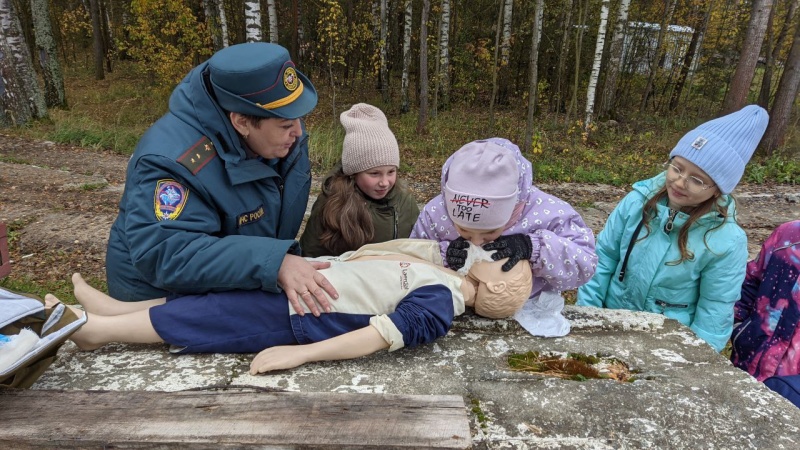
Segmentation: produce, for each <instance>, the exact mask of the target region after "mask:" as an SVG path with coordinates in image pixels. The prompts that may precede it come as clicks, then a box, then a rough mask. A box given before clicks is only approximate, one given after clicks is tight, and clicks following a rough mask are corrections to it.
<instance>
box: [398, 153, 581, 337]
mask: <svg viewBox="0 0 800 450" xmlns="http://www.w3.org/2000/svg"><path fill="white" fill-rule="evenodd" d="M532 179H533V169H532V166H531V163H530V162H529V161H528V160H527V159H525V158H524V157H523V156H522V153H521V152H520V150H519V147H517V146H516V145H514V144H513V143H512V142H510V141H508V140H506V139H501V138H491V139H486V140H480V141H474V142H470V143H469V144H467V145H465V146H463V147H462V148H461V149H459V150H458V151H457V152H455V153H454V154H453V155H451V156H450V158H448V159H447V161H446V162H445V163H444V166H443V167H442V193H441V194H440V195H438V196H437V197H435V198H434V199H433V200H431V201H430V202H428V204H427V205H425V208H424V209H423V211H422V213H420V216H419V218H418V219H417V223H416V224H415V225H414V228H413V229H412V231H411V237H412V238H421V239H433V240H436V241H438V242H439V248H440V250H441V252H442V256H443V257H444V259H445V261H446V262H447V265H448V267H450V268H451V269H454V270H458V269H460V268H461V267H463V266H464V264H465V262H466V260H467V249H468V248H469V246H470V244H472V245H474V246H478V247H482V248H483V249H484V250H487V251H495V252H494V254H493V255H492V258H493V259H494V260H498V259H502V258H509V261H508V262H507V263H506V264H505V266H504V270H510V269H511V268H512V267H513V266H514V265H515V264H516V263H517V262H519V261H521V260H529V261H530V263H531V269H532V271H533V291H532V294H531V298H532V299H533V300H534V301H533V302H529V303H530V304H531V306H532V307H534V309H537V308H535V307H536V306H537V305H536V302H535V301H536V300H537V299H538V298H539V296H540V293H542V292H543V291H557V292H559V291H564V290H567V289H575V288H577V287H579V286H581V285H583V284H584V283H586V282H587V281H589V279H591V278H592V275H593V274H594V271H595V268H596V263H597V256H596V255H595V247H594V245H595V242H594V234H593V233H592V230H591V229H589V227H587V226H586V224H585V223H584V221H583V219H582V218H581V216H580V215H579V214H578V213H577V212H576V211H575V210H574V209H573V208H572V207H571V206H570V205H569V204H568V203H566V202H565V201H563V200H561V199H559V198H557V197H554V196H552V195H549V194H546V193H544V192H542V191H541V190H539V189H537V188H536V187H535V186H533V184H532ZM548 298H553V297H552V296H550V297H548ZM559 298H560V297H559ZM539 306H541V308H538V309H539V314H538V316H539V317H544V316H551V317H550V319H552V320H550V321H549V322H550V323H549V324H545V323H541V321H540V322H539V323H537V325H535V326H534V328H538V327H540V326H541V328H542V330H538V331H537V330H532V329H531V328H529V327H527V326H526V328H528V330H529V331H531V332H532V333H533V334H537V335H543V336H562V335H564V334H566V333H567V332H568V331H569V324H568V322H566V320H565V319H564V318H563V317H561V314H560V311H561V309H562V308H563V299H562V300H561V301H560V305H559V304H548V305H539ZM523 325H524V324H523Z"/></svg>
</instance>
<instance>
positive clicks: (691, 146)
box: [669, 105, 769, 194]
mask: <svg viewBox="0 0 800 450" xmlns="http://www.w3.org/2000/svg"><path fill="white" fill-rule="evenodd" d="M768 123H769V114H767V111H765V110H764V108H762V107H760V106H758V105H747V106H745V107H744V108H742V109H740V110H739V111H736V112H734V113H731V114H728V115H727V116H722V117H719V118H717V119H714V120H711V121H708V122H706V123H704V124H702V125H700V126H699V127H697V128H695V129H694V130H692V131H690V132H688V133H686V134H685V135H684V136H683V137H682V138H681V140H680V141H678V145H676V146H675V148H673V149H672V151H671V152H670V154H669V157H670V158H672V157H673V156H681V157H683V158H686V159H687V160H689V161H691V162H692V163H694V164H695V165H697V167H699V168H701V169H703V171H704V172H705V173H706V174H708V176H709V177H711V179H712V180H714V183H716V184H717V187H719V190H720V192H722V193H723V194H730V193H731V191H733V188H735V187H736V185H737V184H739V180H741V179H742V175H743V174H744V166H746V165H747V162H748V161H750V157H751V156H753V152H755V151H756V147H758V143H759V142H760V141H761V137H762V136H763V135H764V131H766V129H767V124H768Z"/></svg>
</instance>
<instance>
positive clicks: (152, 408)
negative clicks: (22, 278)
mask: <svg viewBox="0 0 800 450" xmlns="http://www.w3.org/2000/svg"><path fill="white" fill-rule="evenodd" d="M0 405H2V407H0V424H2V426H0V448H14V449H18V448H22V449H27V448H37V449H41V448H65V447H68V448H71V449H76V448H107V447H113V448H137V449H142V448H170V449H172V448H207V449H211V448H214V449H216V448H256V447H257V448H325V449H337V448H381V449H387V448H389V449H391V448H420V449H422V448H436V449H464V448H470V447H471V446H472V440H471V436H470V428H469V419H468V417H467V410H466V408H465V406H464V400H463V398H462V397H460V396H456V395H389V394H386V395H382V394H336V393H299V392H259V391H255V392H254V391H253V390H250V389H248V390H246V391H240V390H237V391H232V390H225V391H218V390H216V391H182V392H151V391H61V390H0Z"/></svg>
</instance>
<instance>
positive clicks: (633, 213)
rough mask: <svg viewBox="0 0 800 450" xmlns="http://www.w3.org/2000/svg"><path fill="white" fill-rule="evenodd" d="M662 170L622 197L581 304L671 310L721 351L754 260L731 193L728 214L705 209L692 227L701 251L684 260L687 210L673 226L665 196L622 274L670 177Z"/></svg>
mask: <svg viewBox="0 0 800 450" xmlns="http://www.w3.org/2000/svg"><path fill="white" fill-rule="evenodd" d="M664 182H665V175H664V174H663V173H662V174H660V175H658V176H656V177H654V178H651V179H649V180H643V181H639V182H636V183H634V185H633V191H632V192H631V193H629V194H628V195H627V196H626V197H625V198H623V199H622V201H621V202H620V203H619V205H617V207H616V208H615V209H614V211H613V212H612V213H611V216H610V217H609V218H608V221H607V222H606V225H605V227H604V228H603V231H602V232H601V233H600V235H599V237H598V239H597V256H598V258H599V260H598V263H597V271H596V272H595V274H594V277H593V278H592V279H591V280H590V281H589V282H588V283H587V284H585V285H583V286H582V287H580V288H579V289H578V302H577V304H578V305H579V306H597V307H604V308H614V309H630V310H634V311H648V312H653V313H660V314H664V315H665V316H667V317H669V318H671V319H675V320H677V321H678V322H680V323H682V324H684V325H686V326H688V327H690V328H691V329H692V330H693V331H694V332H695V333H696V334H697V336H699V337H700V338H702V339H703V340H705V341H706V342H708V343H709V344H710V345H711V346H712V347H714V349H715V350H716V351H720V350H722V348H723V347H725V344H726V342H727V341H728V338H729V337H730V335H731V331H732V330H733V306H734V304H735V303H736V301H737V300H738V299H739V295H740V290H741V286H742V281H743V280H744V275H745V267H746V265H747V256H748V255H747V236H746V235H745V233H744V230H742V228H741V227H740V226H739V225H738V224H737V223H736V222H735V219H734V217H735V216H734V213H735V206H734V202H733V200H732V198H731V197H730V196H728V195H723V196H722V197H721V198H720V201H722V202H727V205H728V218H727V219H725V221H724V223H722V225H721V226H720V227H719V228H715V229H714V230H713V231H708V230H709V229H711V228H713V227H714V226H716V225H718V224H720V223H721V221H722V220H723V219H722V218H721V217H719V215H718V214H716V213H709V214H707V215H705V216H703V217H701V218H700V219H699V220H698V221H697V222H695V224H694V225H693V226H692V229H691V230H690V232H689V240H688V248H689V250H690V251H691V252H692V253H694V258H692V259H691V260H687V261H683V262H682V263H680V264H677V265H676V264H671V262H673V261H677V260H679V259H680V250H679V249H678V233H679V232H680V230H681V227H682V226H683V224H684V223H686V220H687V219H688V218H689V215H688V214H685V213H681V212H679V213H677V214H676V215H675V217H674V219H673V222H672V224H673V228H672V230H671V232H667V231H666V229H665V227H666V225H667V223H668V222H669V220H670V209H669V207H667V205H666V202H664V204H659V205H658V216H657V217H656V218H654V219H653V220H652V221H651V223H650V233H649V235H647V229H646V228H645V227H642V228H641V231H640V232H639V235H638V236H639V237H640V238H641V237H642V236H645V235H647V237H646V238H644V239H642V240H639V241H637V242H636V243H635V244H633V245H634V246H633V249H632V250H631V252H630V256H629V258H628V262H627V267H626V272H625V275H624V279H623V280H622V281H620V269H621V268H622V265H623V261H624V259H625V254H626V253H627V251H628V247H629V246H630V244H631V238H632V236H633V234H634V232H635V230H636V228H637V226H638V225H639V222H640V221H641V218H642V209H643V208H644V204H645V203H646V202H647V200H648V199H650V198H651V197H652V196H653V195H655V194H656V192H658V190H659V189H660V188H661V187H662V186H663V185H664Z"/></svg>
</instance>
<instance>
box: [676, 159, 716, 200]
mask: <svg viewBox="0 0 800 450" xmlns="http://www.w3.org/2000/svg"><path fill="white" fill-rule="evenodd" d="M664 167H665V168H666V169H667V176H668V177H669V178H671V179H673V180H677V179H678V178H683V179H684V180H686V189H687V190H688V191H689V192H693V193H695V194H699V193H700V192H703V191H705V190H706V189H710V188H712V187H714V186H716V184H711V185H709V184H706V183H705V182H704V181H703V180H701V179H700V178H697V177H695V176H689V175H686V174H684V173H683V170H682V169H681V168H680V167H678V166H676V165H675V164H672V163H670V162H666V163H664Z"/></svg>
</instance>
